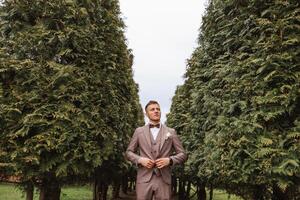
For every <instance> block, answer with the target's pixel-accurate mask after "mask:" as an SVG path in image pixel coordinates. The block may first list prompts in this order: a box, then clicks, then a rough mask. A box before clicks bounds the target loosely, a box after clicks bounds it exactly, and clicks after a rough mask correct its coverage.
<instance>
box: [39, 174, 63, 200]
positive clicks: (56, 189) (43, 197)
mask: <svg viewBox="0 0 300 200" xmlns="http://www.w3.org/2000/svg"><path fill="white" fill-rule="evenodd" d="M60 192H61V187H60V184H59V182H58V181H57V179H56V177H55V176H54V175H51V174H50V175H48V176H47V177H46V178H44V179H43V180H42V183H41V186H40V198H39V200H59V199H60Z"/></svg>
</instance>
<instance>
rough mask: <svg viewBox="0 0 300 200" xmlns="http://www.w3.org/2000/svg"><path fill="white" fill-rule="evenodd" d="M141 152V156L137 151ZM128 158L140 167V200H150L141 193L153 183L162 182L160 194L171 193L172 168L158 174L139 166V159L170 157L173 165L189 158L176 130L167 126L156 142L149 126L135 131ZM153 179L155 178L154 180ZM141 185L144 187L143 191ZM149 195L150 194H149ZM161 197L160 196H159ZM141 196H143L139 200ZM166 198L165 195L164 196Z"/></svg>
mask: <svg viewBox="0 0 300 200" xmlns="http://www.w3.org/2000/svg"><path fill="white" fill-rule="evenodd" d="M137 150H139V154H137V153H136V151H137ZM173 150H175V152H176V154H175V155H172V153H173ZM126 156H127V158H128V159H129V160H130V161H131V162H133V163H135V164H136V165H137V166H138V170H137V197H138V199H148V196H147V195H146V196H147V197H146V196H145V195H141V194H139V192H140V193H147V191H145V188H147V184H146V185H145V183H150V182H151V181H152V180H153V181H156V182H157V181H159V180H161V182H163V183H160V185H159V190H160V192H158V193H166V192H164V190H166V191H169V192H167V193H170V189H171V185H170V184H171V167H170V166H167V167H164V168H162V169H155V170H158V172H157V171H156V172H154V168H152V169H148V168H146V167H143V166H141V165H138V159H139V158H141V157H146V158H149V159H152V160H156V159H158V158H167V157H170V158H171V159H172V161H173V165H176V164H180V163H183V162H184V161H185V160H186V159H187V156H186V154H185V152H184V149H183V147H182V145H181V142H180V140H179V138H178V136H177V134H176V131H175V130H174V129H171V128H169V127H167V126H165V125H162V126H161V128H160V131H159V133H158V135H157V138H156V140H154V139H153V136H152V134H151V133H150V128H149V124H148V125H145V126H143V127H139V128H137V129H136V130H135V132H134V134H133V136H132V139H131V141H130V143H129V145H128V148H127V151H126ZM153 176H155V177H153ZM152 177H153V178H152ZM139 184H141V185H144V186H145V187H144V186H143V188H144V189H143V188H142V189H141V188H140V187H138V186H140V185H139ZM138 188H139V189H138ZM148 193H149V192H148ZM158 195H159V194H158ZM139 196H143V197H141V198H139ZM164 196H165V195H164ZM156 199H170V196H168V197H162V198H157V197H156Z"/></svg>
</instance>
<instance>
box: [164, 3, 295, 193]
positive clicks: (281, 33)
mask: <svg viewBox="0 0 300 200" xmlns="http://www.w3.org/2000/svg"><path fill="white" fill-rule="evenodd" d="M299 13H300V10H299V3H298V2H297V1H260V0H253V1H236V0H228V1H218V0H212V1H211V2H210V4H209V6H208V8H207V13H206V15H205V16H204V17H203V24H202V27H201V33H200V35H199V47H198V48H197V49H196V50H195V52H194V53H193V55H192V57H191V58H190V59H189V62H188V69H187V73H186V81H185V83H184V85H183V86H180V87H179V88H178V89H177V92H176V94H175V96H174V98H173V103H172V108H171V113H170V114H169V116H168V122H169V123H170V125H171V126H172V125H173V124H178V125H177V127H175V128H176V129H177V130H178V131H179V132H181V135H182V138H184V140H185V142H184V143H185V145H186V146H187V148H188V149H189V150H190V151H189V153H190V159H192V160H189V162H188V163H187V164H188V166H187V167H186V169H187V173H189V172H191V171H189V170H190V169H193V170H192V172H194V171H195V168H194V166H193V164H194V163H197V164H196V166H197V168H196V171H197V174H198V178H199V180H201V181H202V182H206V181H208V182H209V183H211V184H213V185H217V186H220V187H226V188H227V189H228V190H233V191H234V192H236V193H238V194H240V195H243V196H244V197H245V198H254V199H256V197H254V196H255V195H257V194H258V193H260V194H261V195H265V197H266V198H267V197H268V198H269V197H270V195H272V194H270V193H269V192H268V191H272V187H273V185H274V184H275V185H277V186H279V188H280V189H281V190H282V192H289V191H292V190H293V191H294V192H295V191H296V190H297V189H295V188H297V185H298V184H299V181H300V180H299V173H300V167H299V163H300V160H299V156H298V155H299V153H300V152H299V151H300V146H299V144H300V143H299V128H300V126H299V119H300V109H299V107H300V90H299V88H300V66H299V63H300V60H299V59H300V56H299V55H300V48H299V35H300V26H299V23H300V15H299ZM237 185H238V186H239V187H236V186H237ZM243 187H244V188H243ZM237 188H239V189H237ZM270 188H271V189H270ZM242 190H245V191H246V192H241V191H242ZM298 190H299V189H298ZM263 191H265V192H263ZM295 194H296V193H294V194H291V193H289V195H295ZM253 195H254V196H253Z"/></svg>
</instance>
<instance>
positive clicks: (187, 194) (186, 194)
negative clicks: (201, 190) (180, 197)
mask: <svg viewBox="0 0 300 200" xmlns="http://www.w3.org/2000/svg"><path fill="white" fill-rule="evenodd" d="M191 186H192V183H191V181H188V183H187V188H186V191H185V199H190V192H191Z"/></svg>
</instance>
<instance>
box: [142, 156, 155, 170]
mask: <svg viewBox="0 0 300 200" xmlns="http://www.w3.org/2000/svg"><path fill="white" fill-rule="evenodd" d="M138 162H139V164H141V165H143V166H144V167H147V168H148V169H151V168H153V167H154V165H155V162H154V160H151V159H149V158H140V159H139V161H138Z"/></svg>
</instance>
